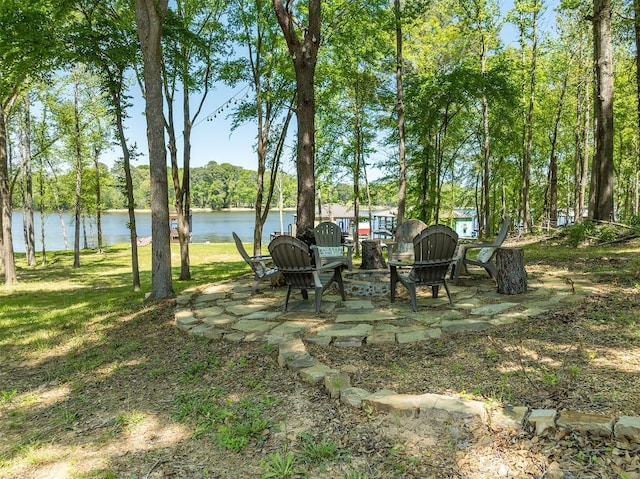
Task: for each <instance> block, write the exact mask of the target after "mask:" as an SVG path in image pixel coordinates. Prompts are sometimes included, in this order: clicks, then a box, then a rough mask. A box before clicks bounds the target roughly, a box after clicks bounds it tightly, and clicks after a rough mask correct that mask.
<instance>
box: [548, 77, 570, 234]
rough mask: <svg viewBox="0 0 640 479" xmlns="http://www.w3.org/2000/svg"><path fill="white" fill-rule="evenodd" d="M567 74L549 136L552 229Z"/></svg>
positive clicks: (554, 214) (556, 195)
mask: <svg viewBox="0 0 640 479" xmlns="http://www.w3.org/2000/svg"><path fill="white" fill-rule="evenodd" d="M568 78H569V74H568V72H567V74H565V76H564V77H563V79H562V86H561V90H560V99H559V100H558V109H557V110H556V118H555V121H554V123H553V133H552V135H551V153H550V155H549V222H550V226H551V227H552V228H557V227H558V157H557V155H556V149H557V143H558V129H559V126H560V120H561V119H562V110H563V109H564V97H565V93H566V91H567V81H568Z"/></svg>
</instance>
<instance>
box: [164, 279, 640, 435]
mask: <svg viewBox="0 0 640 479" xmlns="http://www.w3.org/2000/svg"><path fill="white" fill-rule="evenodd" d="M251 284H252V278H250V277H248V276H247V277H243V278H240V279H238V280H236V281H230V282H225V283H217V284H210V285H203V286H201V287H197V288H192V289H189V290H186V291H184V292H183V293H182V294H181V295H180V296H179V297H178V298H177V302H176V309H175V320H176V326H177V327H178V328H179V329H181V330H183V331H185V332H187V333H188V334H193V335H197V336H204V337H206V338H210V339H212V340H223V341H230V342H235V343H240V342H243V341H263V342H265V343H268V344H271V345H273V346H274V347H277V348H278V361H279V364H280V365H281V366H282V367H287V368H289V369H290V370H292V371H293V372H295V373H297V374H298V375H299V377H300V379H301V380H303V381H307V382H311V383H319V384H323V385H324V387H325V389H326V390H327V393H328V395H329V396H330V397H332V398H336V399H339V400H341V401H342V402H343V403H345V404H349V405H351V406H353V407H366V408H370V409H373V410H378V411H386V412H393V413H396V414H400V415H404V416H412V417H420V416H421V415H424V414H427V413H429V412H433V411H438V412H440V413H446V414H451V415H455V416H459V415H463V416H469V415H472V416H478V417H480V418H481V419H482V420H484V421H485V422H486V423H487V424H489V425H490V426H491V427H492V428H494V429H495V428H498V429H518V428H521V427H522V426H523V425H524V424H526V423H527V422H528V423H529V424H531V425H533V426H534V428H535V430H536V433H538V434H543V433H547V432H548V431H549V430H555V429H570V430H574V431H580V432H589V433H593V434H599V435H610V436H615V437H616V438H625V439H627V440H633V441H635V442H640V418H637V417H623V418H614V417H603V416H600V415H593V414H591V415H589V414H582V413H580V412H572V411H563V412H562V413H558V412H557V411H555V410H530V409H529V408H528V407H527V406H526V405H520V406H517V407H497V408H496V407H493V408H489V407H488V406H487V405H486V404H484V403H482V402H478V401H468V400H463V399H460V398H455V397H449V396H442V395H436V394H421V395H410V394H397V393H395V392H394V391H386V390H382V391H365V390H361V389H358V388H353V387H351V384H350V376H349V375H348V374H346V373H344V372H341V371H337V370H334V369H331V368H329V367H328V366H326V365H324V364H322V363H320V362H319V361H318V360H316V359H315V358H313V357H312V356H311V355H310V354H309V353H308V352H307V349H306V346H305V342H310V343H314V344H318V345H322V346H326V347H366V345H371V344H380V343H397V344H404V343H411V342H419V341H432V340H433V339H434V338H439V337H441V335H442V334H443V333H446V332H450V331H456V332H459V331H465V330H469V331H477V330H484V329H489V328H494V327H500V326H502V325H506V324H510V323H514V322H516V321H520V320H522V319H524V318H527V317H533V316H536V315H539V314H542V313H545V312H548V311H555V310H560V309H562V308H564V307H566V306H568V305H572V304H575V303H576V302H579V301H581V300H582V299H583V298H584V297H585V296H587V295H590V294H592V293H593V292H594V288H593V285H592V284H591V283H589V282H588V281H587V280H586V279H585V280H583V281H581V280H580V279H576V278H575V277H574V278H573V279H572V281H567V280H566V279H565V278H564V277H563V276H562V274H561V273H558V274H555V275H552V274H545V275H529V277H528V291H527V292H526V293H525V294H521V295H513V296H505V295H501V294H498V293H497V292H496V288H495V284H494V283H493V281H491V280H489V279H488V278H487V277H486V276H482V277H481V276H473V277H472V278H467V279H463V280H462V281H461V282H460V284H458V285H450V289H451V293H452V296H453V301H454V303H455V304H454V307H453V308H452V307H450V306H449V302H448V300H447V298H446V295H444V294H442V295H441V297H440V298H437V299H433V298H431V292H430V288H420V289H418V308H419V311H418V312H417V313H416V312H414V311H412V309H411V304H410V301H409V298H408V295H407V294H406V291H404V289H403V288H399V294H398V296H397V298H396V302H395V303H390V302H389V299H388V296H387V295H386V294H385V295H381V293H385V291H388V284H386V285H385V284H380V285H373V286H372V285H366V284H356V285H353V284H351V286H348V285H347V287H346V288H345V289H346V290H347V301H344V302H343V301H341V299H340V296H339V294H338V293H337V291H328V292H326V293H325V295H324V296H323V299H322V309H321V313H320V314H319V315H316V314H315V303H314V301H313V293H311V294H310V299H309V300H307V301H305V300H303V299H302V296H301V294H300V292H299V291H298V292H293V293H292V295H291V299H290V301H289V311H287V312H284V311H283V306H284V298H285V294H286V288H285V287H282V288H275V289H273V288H270V287H269V286H267V285H263V286H262V290H261V292H260V293H258V294H251ZM385 286H387V289H386V290H385ZM355 373H357V372H353V374H355Z"/></svg>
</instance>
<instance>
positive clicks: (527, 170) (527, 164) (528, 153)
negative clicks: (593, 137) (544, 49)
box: [522, 8, 538, 233]
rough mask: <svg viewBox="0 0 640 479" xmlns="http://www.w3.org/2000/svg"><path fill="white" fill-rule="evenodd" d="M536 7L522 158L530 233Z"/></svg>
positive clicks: (524, 202) (526, 225)
mask: <svg viewBox="0 0 640 479" xmlns="http://www.w3.org/2000/svg"><path fill="white" fill-rule="evenodd" d="M537 32H538V8H534V10H533V18H532V22H531V75H530V78H529V80H530V82H529V97H528V108H527V118H526V137H525V138H526V139H525V150H524V159H523V162H522V210H523V211H522V213H523V219H524V231H525V233H530V232H531V231H532V230H533V219H532V218H531V198H530V189H531V158H532V154H533V121H534V120H533V113H534V107H535V94H536V72H537V56H538V35H537Z"/></svg>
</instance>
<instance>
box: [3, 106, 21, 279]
mask: <svg viewBox="0 0 640 479" xmlns="http://www.w3.org/2000/svg"><path fill="white" fill-rule="evenodd" d="M8 103H9V105H10V104H12V103H13V99H12V100H10V101H9V102H8ZM8 110H10V107H7V106H5V105H0V210H1V211H0V227H1V228H2V242H1V243H2V267H3V271H4V283H5V284H6V285H7V286H10V285H12V284H13V283H16V282H17V275H16V263H15V257H14V252H13V234H12V231H11V213H12V212H11V190H10V188H9V167H8V163H9V154H8V145H7V123H6V122H7V112H8Z"/></svg>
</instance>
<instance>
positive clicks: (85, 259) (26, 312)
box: [0, 244, 248, 367]
mask: <svg viewBox="0 0 640 479" xmlns="http://www.w3.org/2000/svg"><path fill="white" fill-rule="evenodd" d="M104 251H105V252H104V254H97V253H95V252H93V251H83V252H82V254H81V258H80V264H81V266H80V268H77V269H74V268H73V252H71V251H56V252H50V253H47V261H48V264H47V265H46V266H44V267H43V266H41V265H39V266H36V267H33V268H31V267H28V266H27V265H26V262H25V258H24V255H20V254H18V255H16V264H17V273H18V283H17V284H15V285H13V286H11V287H2V288H0V361H5V360H7V359H8V356H12V357H14V358H17V357H24V356H25V355H27V354H29V352H31V351H39V350H40V351H42V350H48V349H52V348H56V347H60V345H66V346H68V347H71V348H76V349H77V348H79V347H80V346H81V344H80V343H79V342H81V341H87V340H95V341H96V342H99V340H100V338H99V337H98V336H96V337H93V338H86V337H85V336H84V335H82V334H78V333H81V332H82V331H83V329H84V326H85V324H86V323H87V322H88V321H95V320H99V321H101V322H102V323H103V324H104V325H107V324H109V323H111V322H113V321H117V320H119V319H120V318H122V317H124V316H127V315H130V314H134V313H136V312H138V311H139V310H140V309H141V305H142V303H143V301H144V295H145V293H147V292H149V291H150V289H151V274H150V270H151V249H150V247H149V248H139V250H138V251H139V262H140V278H141V291H138V292H135V291H133V287H132V280H131V266H130V262H131V257H130V256H131V252H130V249H129V247H128V246H126V245H115V246H111V247H108V248H105V250H104ZM172 256H173V258H172V263H173V272H174V274H173V277H174V278H177V277H178V276H179V270H180V265H179V252H178V249H177V246H176V245H172ZM216 258H223V259H222V260H220V259H216ZM37 259H38V261H39V263H38V264H40V261H41V258H40V257H39V256H38V258H37ZM190 259H191V273H192V278H193V279H192V280H191V281H177V280H174V281H173V288H174V291H175V292H176V293H179V292H181V291H183V290H184V289H187V288H189V287H191V286H194V285H198V284H206V283H208V282H215V281H221V280H225V279H229V278H233V277H236V276H238V275H240V274H244V273H246V272H248V267H247V266H246V265H245V263H244V262H243V261H241V260H240V257H239V255H238V254H237V251H236V250H235V246H233V245H227V244H210V245H195V244H194V245H191V246H190ZM74 338H75V342H74ZM80 338H82V339H80ZM125 347H134V345H126V346H125ZM102 359H104V358H99V357H95V358H92V359H91V361H92V364H90V365H88V367H95V366H96V365H98V364H99V362H100V361H101V360H102Z"/></svg>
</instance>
